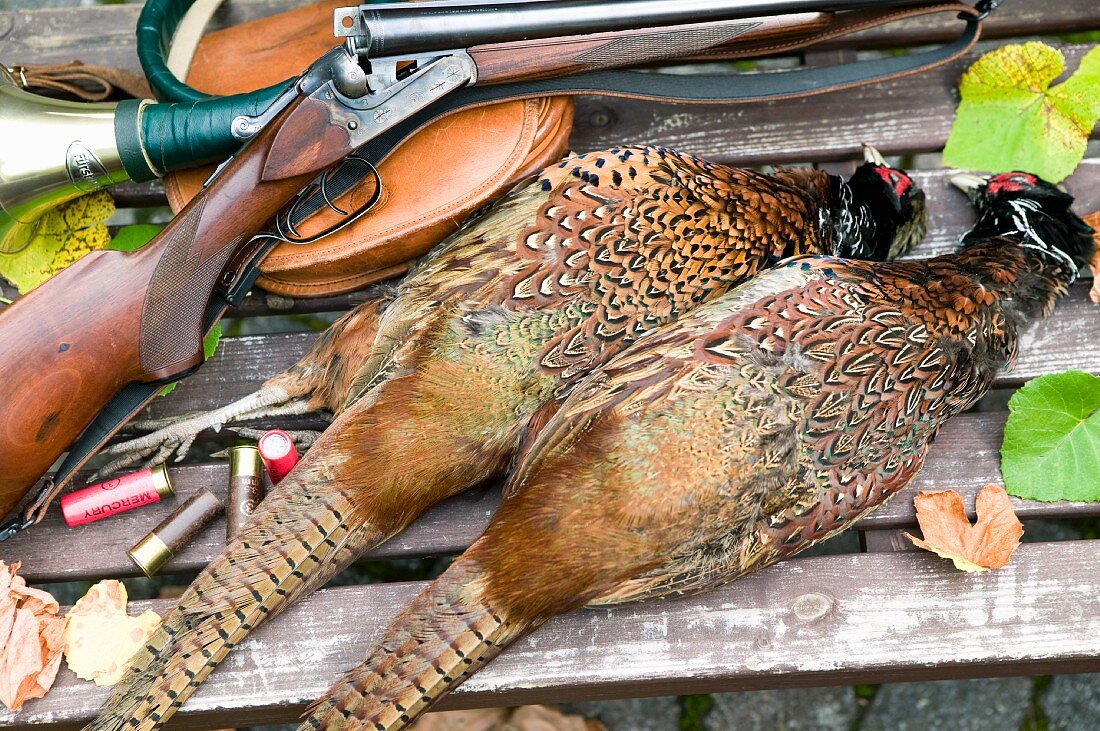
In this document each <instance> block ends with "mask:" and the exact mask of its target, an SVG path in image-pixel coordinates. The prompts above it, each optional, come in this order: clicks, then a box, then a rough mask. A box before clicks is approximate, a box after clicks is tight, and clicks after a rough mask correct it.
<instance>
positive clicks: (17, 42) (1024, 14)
mask: <svg viewBox="0 0 1100 731" xmlns="http://www.w3.org/2000/svg"><path fill="white" fill-rule="evenodd" d="M301 4H303V3H302V1H301V0H233V1H232V2H227V3H226V4H225V5H224V6H223V7H222V8H221V9H220V10H219V11H218V12H217V13H216V14H215V16H214V18H213V20H212V22H211V24H210V30H215V29H217V28H224V27H227V26H230V25H237V24H238V23H243V22H245V21H248V20H252V19H254V18H262V17H265V16H267V15H272V14H274V13H276V12H280V11H283V10H287V9H290V8H292V7H297V6H299V5H301ZM140 11H141V6H140V4H139V3H130V4H122V5H108V6H106V7H99V6H93V7H81V8H63V9H61V8H49V7H43V8H37V9H20V10H13V11H8V12H3V13H0V40H2V41H3V42H4V56H5V58H4V59H3V61H4V62H6V63H9V64H10V63H65V62H68V61H71V60H73V59H74V58H77V59H80V60H82V61H84V62H85V63H96V64H108V65H113V66H119V67H123V68H128V69H133V70H135V71H136V70H138V68H139V65H138V62H137V56H136V54H135V51H134V27H135V25H136V24H137V16H138V13H139V12H140ZM959 25H960V24H959V23H957V22H952V21H951V20H950V19H949V18H935V19H927V20H926V19H917V20H911V21H903V22H900V23H894V24H892V25H889V26H886V27H884V28H879V29H875V30H872V31H867V32H865V33H862V34H859V35H858V36H853V37H851V38H848V39H841V40H838V41H834V42H830V43H828V44H823V47H836V46H838V45H844V46H855V47H860V48H882V47H897V46H905V45H913V44H922V43H936V42H940V41H944V40H947V39H950V38H954V37H955V36H957V35H958V33H959ZM1095 27H1100V9H1098V8H1097V6H1096V4H1095V3H1093V2H1091V0H1070V1H1067V2H1060V3H1054V4H1051V5H1049V6H1048V5H1044V6H1034V5H1033V4H1032V3H1024V2H1014V3H1006V4H1005V5H1004V6H1003V7H1002V8H1000V9H999V10H998V11H997V12H996V13H995V14H994V15H993V16H992V17H991V18H990V20H989V22H988V23H987V24H986V27H985V32H984V37H986V38H1003V37H1007V36H1013V35H1021V34H1022V35H1035V34H1039V33H1047V34H1054V33H1064V32H1069V31H1080V30H1086V29H1088V28H1095ZM273 42H274V41H273Z"/></svg>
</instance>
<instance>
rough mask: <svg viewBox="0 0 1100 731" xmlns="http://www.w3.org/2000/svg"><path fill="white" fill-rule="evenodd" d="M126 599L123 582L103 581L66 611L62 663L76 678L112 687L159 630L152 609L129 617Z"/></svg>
mask: <svg viewBox="0 0 1100 731" xmlns="http://www.w3.org/2000/svg"><path fill="white" fill-rule="evenodd" d="M126 599H127V597H126V587H125V586H123V585H122V582H121V581H115V580H113V579H106V580H104V581H101V582H99V583H98V584H96V585H95V586H93V587H92V588H91V589H89V590H88V593H87V594H85V595H84V596H82V597H81V598H80V600H79V601H77V603H76V604H74V605H73V608H72V609H71V610H69V613H68V615H66V617H65V618H66V620H68V625H67V626H66V627H65V662H66V663H67V664H68V666H69V669H70V670H72V671H73V672H74V673H76V676H77V677H78V678H83V679H84V680H94V681H95V684H96V685H114V684H115V683H117V682H118V681H119V680H121V679H122V676H123V675H124V674H125V673H126V670H127V668H128V667H129V660H130V658H131V657H133V656H134V653H135V652H137V650H138V648H139V647H141V645H142V643H144V642H145V641H146V640H147V639H149V637H151V636H152V635H153V633H154V632H155V631H156V629H157V627H159V626H160V622H161V619H160V616H159V615H158V614H157V613H156V612H154V611H153V610H151V609H149V610H146V611H145V612H144V613H143V614H140V615H139V616H137V617H130V616H128V615H127V614H126Z"/></svg>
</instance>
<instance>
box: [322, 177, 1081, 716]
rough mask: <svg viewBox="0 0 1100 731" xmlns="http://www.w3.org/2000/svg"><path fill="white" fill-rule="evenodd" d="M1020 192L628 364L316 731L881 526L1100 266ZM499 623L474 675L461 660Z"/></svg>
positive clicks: (670, 328) (391, 635) (537, 453)
mask: <svg viewBox="0 0 1100 731" xmlns="http://www.w3.org/2000/svg"><path fill="white" fill-rule="evenodd" d="M1012 175H1014V174H1009V175H1004V176H996V177H994V178H992V179H991V180H990V181H988V182H985V181H981V183H980V188H978V189H977V192H976V193H975V199H976V201H977V204H978V207H979V219H978V225H977V226H976V231H983V232H984V233H981V234H975V233H973V232H972V233H971V234H970V235H968V236H967V237H966V239H965V242H966V245H965V247H964V249H963V250H962V251H961V252H959V253H957V254H953V255H950V256H943V257H938V258H935V259H930V260H925V261H910V262H904V263H889V264H876V263H870V262H861V261H849V260H844V259H838V258H830V257H805V258H802V259H796V260H794V261H791V262H789V263H787V264H786V265H783V266H781V267H779V268H778V269H775V270H772V271H770V272H766V273H764V274H762V275H760V276H759V277H757V278H756V279H754V280H753V281H751V282H749V283H747V284H745V285H742V286H741V287H738V288H736V289H734V290H733V291H731V292H729V293H727V294H725V295H724V296H722V297H719V298H716V299H714V300H712V301H710V302H708V303H705V304H702V305H700V306H699V307H698V308H696V309H694V310H693V311H691V312H690V313H687V314H685V315H684V316H682V317H681V318H679V319H678V320H677V321H676V322H674V323H672V324H670V325H667V326H665V327H663V328H661V329H659V330H657V331H655V332H653V333H652V334H650V335H647V336H646V337H645V338H643V339H641V340H639V341H638V342H637V343H635V344H634V345H632V346H629V347H627V348H625V349H624V350H623V351H622V352H621V353H619V354H618V355H616V356H615V357H613V358H611V359H609V360H608V362H607V363H606V364H605V365H604V366H602V367H601V368H599V369H597V370H595V371H594V372H593V373H592V374H591V375H590V376H589V377H587V378H586V379H585V380H583V381H582V382H581V383H579V384H578V385H577V386H576V387H575V388H574V389H572V391H571V392H570V393H569V395H568V396H566V397H565V398H564V400H563V401H562V403H561V405H560V408H559V409H558V410H557V412H556V413H555V414H554V415H553V416H552V417H550V419H549V420H548V422H547V424H546V425H545V426H544V427H543V428H542V430H541V431H540V433H539V434H538V435H537V436H536V437H534V438H533V439H531V440H530V441H529V442H528V443H527V444H526V445H525V446H524V448H523V451H522V453H521V454H520V455H519V457H518V463H517V466H516V468H515V470H514V472H513V474H512V476H511V478H510V479H509V482H508V485H507V486H506V491H505V499H504V501H503V502H502V504H501V507H500V509H499V510H498V511H497V513H496V514H495V515H494V516H493V518H492V520H491V521H490V523H489V526H488V527H487V528H486V530H485V532H484V533H483V534H482V536H481V537H480V538H478V540H477V541H475V542H474V544H473V545H472V546H471V547H470V548H469V549H468V550H467V551H466V552H465V553H464V554H463V555H462V556H460V557H459V558H458V559H457V560H456V561H455V562H454V563H453V564H452V565H451V566H450V567H449V568H448V569H447V571H446V572H444V573H443V574H442V575H441V576H440V577H439V578H438V579H436V580H435V581H434V582H432V583H431V584H430V585H429V586H428V587H427V588H426V589H425V590H424V591H423V592H422V593H421V594H420V595H419V596H418V597H416V598H415V599H414V600H413V601H412V602H411V603H410V604H409V606H407V607H406V608H405V609H404V610H403V611H402V612H401V613H400V614H399V615H398V616H397V617H396V618H395V619H394V620H393V622H392V623H391V624H390V626H389V627H388V628H387V629H386V631H385V632H384V633H383V635H382V637H381V639H380V641H379V644H378V645H377V647H376V648H375V650H374V651H373V652H372V653H371V655H370V656H369V657H368V660H367V662H366V663H364V664H363V665H361V666H360V667H358V668H356V669H354V670H352V671H351V672H349V673H348V674H347V675H346V676H345V677H344V678H343V679H341V680H340V681H338V682H337V683H336V685H335V686H333V688H332V690H331V691H330V692H329V694H328V695H326V697H325V698H324V699H322V701H320V702H319V704H318V705H316V706H315V707H314V709H313V711H312V713H311V715H310V716H309V717H308V719H307V720H306V723H305V724H304V725H303V729H309V728H325V729H333V730H335V729H344V728H370V729H375V730H376V731H398V729H402V728H405V727H406V726H407V725H408V724H409V723H410V722H411V721H412V720H414V719H415V718H416V715H417V714H418V713H419V712H421V711H422V710H423V709H424V708H425V707H427V706H428V700H429V696H431V691H429V690H427V689H425V693H424V694H423V696H421V697H418V698H417V700H416V706H415V711H410V710H408V707H407V706H406V700H407V698H408V697H409V695H408V693H407V692H406V691H404V690H401V689H404V688H405V687H406V686H407V683H408V679H409V678H414V677H423V676H424V675H425V674H428V675H429V676H430V672H429V671H431V672H435V673H437V674H438V675H440V676H442V677H443V678H444V681H445V682H443V683H442V685H443V686H445V689H450V688H453V687H455V686H456V685H458V684H459V683H460V682H461V681H462V679H463V678H464V677H466V676H467V675H468V674H469V668H470V667H473V666H476V665H480V664H483V663H484V662H487V661H488V660H489V659H491V657H492V656H493V655H495V654H497V653H499V652H500V651H501V650H502V649H503V648H504V646H505V645H506V644H507V643H508V642H511V641H514V640H515V639H516V638H518V637H520V636H522V635H523V634H525V633H526V632H529V631H531V630H532V629H534V628H536V627H538V626H539V625H540V624H541V623H543V622H545V621H546V620H547V619H549V618H550V617H552V616H554V615H556V614H560V613H563V612H567V611H570V610H572V609H575V608H578V607H580V606H582V605H585V604H608V603H617V602H624V601H634V600H639V599H647V598H649V599H653V598H661V597H669V596H677V595H683V594H690V593H697V592H701V591H706V590H708V589H711V588H714V587H716V586H719V585H721V584H724V583H726V582H729V581H731V580H733V579H736V578H737V577H739V576H742V575H744V574H745V573H748V572H750V571H755V570H758V569H760V568H763V567H766V566H768V565H770V564H772V563H774V562H776V561H778V560H781V559H783V558H785V557H788V556H790V555H792V554H794V553H797V552H798V551H800V550H802V549H804V548H806V547H808V546H810V545H812V544H813V543H815V542H817V541H820V540H822V539H824V538H826V537H828V536H829V535H831V534H833V533H835V532H837V531H839V530H842V529H844V528H846V527H848V526H849V525H851V524H852V522H853V521H855V520H857V519H859V518H860V517H861V516H863V515H865V514H867V512H869V511H871V510H873V509H874V508H876V507H877V506H879V505H881V504H882V502H883V501H884V500H886V499H887V498H888V497H889V496H890V495H892V494H894V493H895V492H896V491H898V490H899V489H901V488H902V487H904V486H905V485H906V484H907V483H908V482H909V480H910V479H911V478H912V477H913V475H914V474H915V473H916V472H917V470H919V469H920V467H921V465H922V463H923V461H924V457H925V454H926V453H927V450H928V446H929V444H930V442H931V440H932V438H933V437H934V435H935V433H936V431H937V429H938V428H939V426H940V425H941V424H943V423H944V421H946V420H947V419H949V418H951V417H952V416H954V415H955V414H957V413H959V412H960V411H963V410H965V409H966V408H968V407H970V406H971V405H973V404H974V402H975V401H977V399H978V398H980V397H981V396H982V395H983V394H984V393H985V392H986V391H987V390H988V388H989V387H990V385H991V383H992V381H993V378H994V376H995V374H996V373H997V372H998V371H999V370H1001V369H1002V368H1004V367H1005V366H1006V364H1008V363H1009V362H1010V361H1011V359H1012V358H1013V357H1014V355H1015V352H1016V343H1017V337H1018V333H1019V331H1020V329H1021V327H1022V326H1023V325H1024V324H1025V323H1026V322H1027V321H1028V319H1029V318H1031V317H1034V316H1037V315H1041V314H1045V313H1047V312H1049V311H1050V309H1051V307H1052V305H1053V303H1054V302H1055V301H1056V300H1057V299H1058V297H1060V296H1061V295H1063V294H1064V293H1065V292H1066V289H1067V285H1068V283H1069V282H1070V281H1072V278H1073V277H1074V276H1075V268H1076V267H1077V266H1080V265H1082V264H1083V263H1084V262H1086V261H1087V260H1089V259H1090V258H1091V255H1092V253H1093V243H1092V235H1091V230H1090V229H1089V228H1088V227H1087V226H1085V225H1084V224H1083V222H1081V220H1080V219H1078V218H1077V217H1076V216H1075V215H1074V214H1073V213H1072V212H1071V211H1070V210H1069V202H1070V199H1069V198H1068V196H1066V195H1065V194H1063V193H1060V191H1057V189H1055V188H1054V187H1053V186H1049V185H1047V184H1045V183H1041V182H1039V181H1036V180H1034V179H1033V178H1032V179H1031V180H1030V181H1024V182H1022V183H1021V182H1019V181H1015V182H1014V181H1013V179H1012ZM1014 213H1019V214H1020V215H1022V216H1023V218H1020V217H1019V216H1016V215H1012V214H1014ZM1040 231H1041V232H1042V233H1039V232H1040ZM488 612H491V614H492V616H493V618H494V622H496V623H498V624H497V626H496V628H495V630H494V634H493V638H492V641H491V643H483V644H480V645H478V646H477V661H476V663H471V664H468V663H467V662H466V660H465V659H464V658H462V657H459V656H457V655H455V654H454V653H453V652H450V651H448V650H447V649H446V648H448V647H451V646H452V645H450V644H449V643H450V642H452V641H454V642H457V643H460V644H462V646H465V643H466V640H465V639H464V638H466V637H467V636H468V634H469V628H468V627H467V626H465V625H464V624H463V623H462V622H461V619H460V618H461V617H465V616H469V617H479V616H482V615H483V614H485V613H488ZM402 638H431V639H430V641H429V642H424V641H416V642H405V643H404V644H401V640H402ZM399 644H400V649H395V648H396V647H397V646H398V645H399ZM398 705H400V706H401V707H402V708H405V709H406V712H403V714H401V715H400V716H398V715H397V714H395V713H394V710H395V708H396V707H397V706H398Z"/></svg>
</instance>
